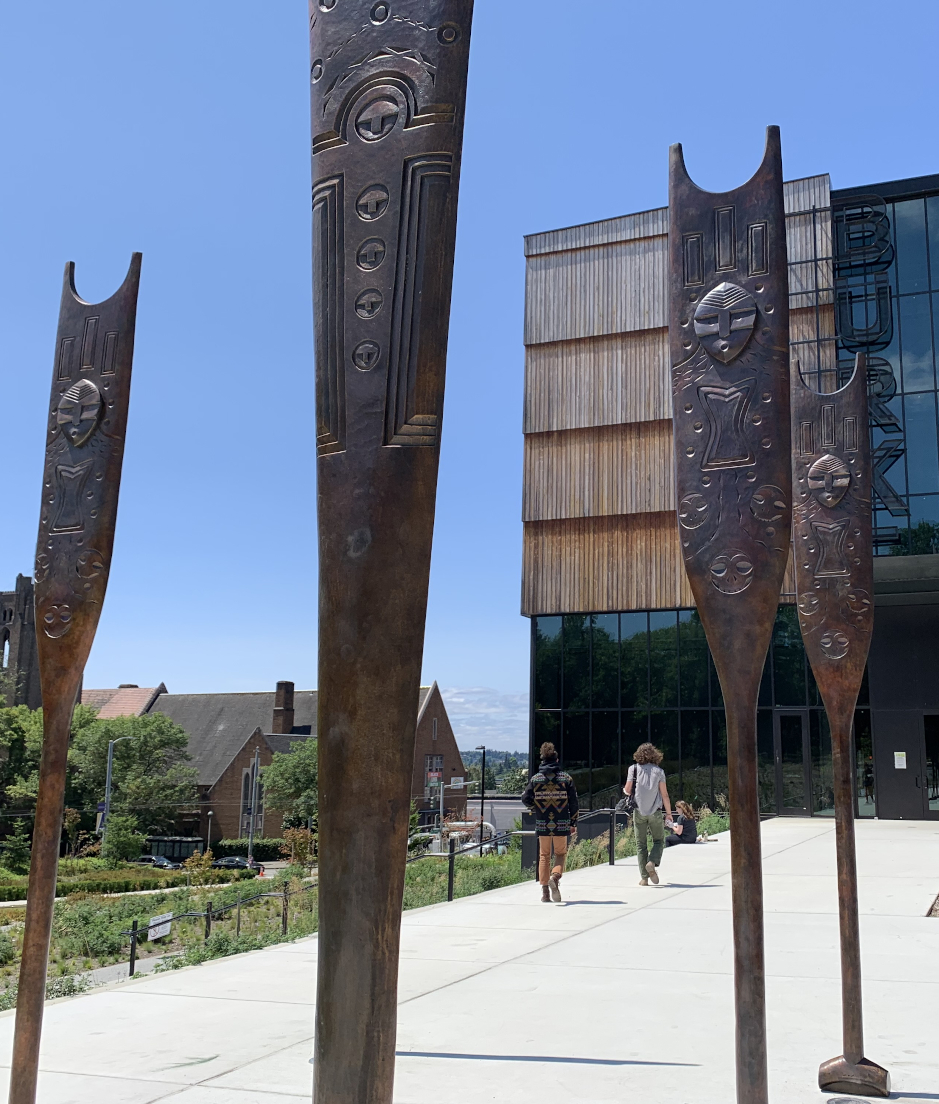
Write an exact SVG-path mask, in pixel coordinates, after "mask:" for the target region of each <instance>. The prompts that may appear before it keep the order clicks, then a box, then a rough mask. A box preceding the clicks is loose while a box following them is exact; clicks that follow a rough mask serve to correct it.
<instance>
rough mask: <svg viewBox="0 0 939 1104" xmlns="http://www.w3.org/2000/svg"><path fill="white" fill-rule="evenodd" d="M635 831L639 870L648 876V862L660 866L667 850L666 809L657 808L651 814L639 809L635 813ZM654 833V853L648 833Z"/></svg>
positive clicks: (644, 876)
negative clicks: (663, 854)
mask: <svg viewBox="0 0 939 1104" xmlns="http://www.w3.org/2000/svg"><path fill="white" fill-rule="evenodd" d="M633 831H634V832H635V833H636V857H637V858H638V859H639V872H640V873H641V874H642V876H643V878H648V876H649V875H648V873H647V872H646V863H647V862H649V861H651V862H652V864H653V866H658V865H659V863H660V862H661V861H662V852H663V851H664V850H665V811H664V810H663V809H656V810H655V812H654V813H650V814H649V816H643V815H642V813H640V812H639V811H638V810H636V812H634V813H633ZM650 832H651V833H652V854H651V855H650V854H649V850H648V844H649V840H648V834H649V833H650Z"/></svg>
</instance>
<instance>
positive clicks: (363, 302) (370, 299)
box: [355, 288, 384, 318]
mask: <svg viewBox="0 0 939 1104" xmlns="http://www.w3.org/2000/svg"><path fill="white" fill-rule="evenodd" d="M383 302H384V298H383V296H382V293H381V292H380V291H379V290H378V288H366V289H365V291H362V292H359V294H358V295H357V296H356V300H355V313H356V314H357V315H358V316H359V318H374V317H375V315H376V314H378V312H379V311H380V310H381V305H382V303H383Z"/></svg>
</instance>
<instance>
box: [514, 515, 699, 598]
mask: <svg viewBox="0 0 939 1104" xmlns="http://www.w3.org/2000/svg"><path fill="white" fill-rule="evenodd" d="M677 529H678V525H677V521H676V519H675V514H674V513H671V512H669V513H659V514H641V515H633V516H626V517H622V516H620V517H596V518H572V519H569V520H567V521H536V522H529V523H528V524H526V526H525V540H524V552H523V569H522V570H523V579H524V584H523V588H522V613H523V614H524V615H525V616H529V617H530V616H532V615H534V614H541V613H558V612H564V613H577V612H585V613H586V612H592V611H596V612H602V611H604V610H629V609H674V608H675V607H676V606H691V605H693V604H694V603H693V599H692V596H691V588H690V587H689V586H688V580H687V577H686V576H685V570H684V567H683V566H682V563H681V555H680V550H679V547H678V532H677Z"/></svg>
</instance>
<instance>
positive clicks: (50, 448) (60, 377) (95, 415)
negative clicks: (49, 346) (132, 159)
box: [35, 253, 141, 691]
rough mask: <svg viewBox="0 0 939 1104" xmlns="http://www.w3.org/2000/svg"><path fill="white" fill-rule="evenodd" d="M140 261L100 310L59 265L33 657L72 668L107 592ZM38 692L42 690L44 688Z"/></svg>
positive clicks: (82, 655)
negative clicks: (83, 296) (61, 277)
mask: <svg viewBox="0 0 939 1104" xmlns="http://www.w3.org/2000/svg"><path fill="white" fill-rule="evenodd" d="M140 261H141V255H140V254H139V253H135V254H134V255H133V257H132V259H131V263H130V269H129V271H128V273H127V276H126V277H125V279H124V283H123V284H122V285H121V286H120V288H119V289H118V290H117V291H116V292H115V293H114V295H112V296H111V297H110V298H109V299H106V300H105V301H104V302H103V303H86V302H84V300H82V299H80V298H79V297H78V293H77V292H76V290H75V266H74V264H72V263H69V264H68V265H66V268H65V280H64V283H63V287H62V305H61V309H60V312H59V330H58V335H57V339H56V357H55V367H54V369H53V376H52V393H51V399H50V404H49V424H48V429H47V433H46V463H45V469H44V471H43V476H42V508H41V511H40V518H39V539H38V541H37V545H36V568H35V575H36V629H37V632H38V642H39V652H40V658H41V659H42V660H43V661H44V662H47V661H51V662H52V663H53V664H54V665H56V666H60V667H68V666H70V665H72V664H75V665H77V672H76V678H77V677H80V674H81V666H82V665H83V664H84V661H85V659H86V658H87V654H88V650H89V649H90V648H91V640H92V637H93V636H94V630H95V628H96V626H97V623H98V617H99V616H100V613H101V604H102V602H103V601H104V592H105V589H106V587H107V579H108V570H109V568H110V560H111V549H112V546H113V543H114V525H115V521H116V518H117V500H118V489H119V486H120V475H121V462H122V460H123V456H124V434H125V431H126V428H127V408H128V402H129V398H130V374H131V365H132V363H133V355H134V328H135V321H136V313H137V289H138V286H139V283H140ZM43 689H44V691H45V689H46V687H45V683H44V685H43Z"/></svg>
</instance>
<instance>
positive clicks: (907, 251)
mask: <svg viewBox="0 0 939 1104" xmlns="http://www.w3.org/2000/svg"><path fill="white" fill-rule="evenodd" d="M893 219H894V223H893V224H894V229H895V232H896V243H897V273H898V283H899V287H900V294H901V295H902V294H904V293H905V292H908V291H925V290H926V289H927V288H928V287H929V274H928V271H927V267H926V205H925V203H924V202H923V200H922V199H907V200H904V201H903V202H902V203H895V204H894V206H893Z"/></svg>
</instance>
